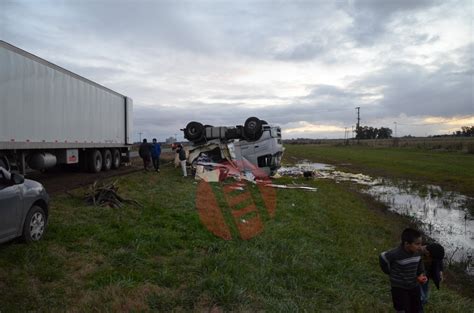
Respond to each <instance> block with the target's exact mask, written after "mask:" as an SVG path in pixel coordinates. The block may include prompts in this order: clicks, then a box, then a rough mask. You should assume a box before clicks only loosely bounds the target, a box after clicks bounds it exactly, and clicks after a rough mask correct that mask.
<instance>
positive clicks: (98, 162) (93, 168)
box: [87, 149, 102, 173]
mask: <svg viewBox="0 0 474 313" xmlns="http://www.w3.org/2000/svg"><path fill="white" fill-rule="evenodd" d="M87 167H88V169H89V172H91V173H98V172H100V170H101V169H102V154H101V153H100V151H99V150H97V149H93V150H90V151H89V153H88V156H87Z"/></svg>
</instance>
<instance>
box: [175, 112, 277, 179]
mask: <svg viewBox="0 0 474 313" xmlns="http://www.w3.org/2000/svg"><path fill="white" fill-rule="evenodd" d="M181 130H182V131H183V132H184V138H186V139H187V140H189V141H190V142H192V146H191V147H190V149H189V157H188V163H189V164H191V166H192V168H193V170H194V171H195V170H196V168H197V165H199V164H201V165H204V166H206V165H210V166H211V164H216V163H221V162H223V161H229V162H236V161H237V162H240V164H249V165H251V166H253V167H255V168H258V169H259V170H260V172H262V173H265V175H269V176H272V175H274V174H275V173H276V171H277V170H278V168H279V167H280V166H281V158H282V155H283V151H284V148H283V145H282V141H281V128H280V127H279V126H272V125H270V124H268V123H267V122H266V121H264V120H261V119H259V118H257V117H249V118H248V119H247V120H246V121H245V123H244V125H237V126H219V127H214V126H211V125H203V124H202V123H200V122H195V121H193V122H190V123H188V125H187V126H186V128H184V129H181ZM241 161H242V162H241Z"/></svg>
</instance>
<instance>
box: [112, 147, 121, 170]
mask: <svg viewBox="0 0 474 313" xmlns="http://www.w3.org/2000/svg"><path fill="white" fill-rule="evenodd" d="M121 158H122V155H121V153H120V150H119V149H112V168H114V169H116V168H119V167H120V161H121Z"/></svg>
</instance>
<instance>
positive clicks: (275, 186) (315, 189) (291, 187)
mask: <svg viewBox="0 0 474 313" xmlns="http://www.w3.org/2000/svg"><path fill="white" fill-rule="evenodd" d="M265 187H273V188H280V189H303V190H308V191H317V190H318V188H315V187H309V186H304V185H277V184H265Z"/></svg>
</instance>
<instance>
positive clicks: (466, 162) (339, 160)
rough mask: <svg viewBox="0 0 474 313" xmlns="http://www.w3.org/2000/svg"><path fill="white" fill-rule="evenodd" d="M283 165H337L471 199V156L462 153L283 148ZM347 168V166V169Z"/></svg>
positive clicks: (473, 185) (473, 189)
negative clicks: (299, 162)
mask: <svg viewBox="0 0 474 313" xmlns="http://www.w3.org/2000/svg"><path fill="white" fill-rule="evenodd" d="M285 147H286V152H285V153H286V155H285V161H286V162H287V163H294V162H295V161H296V160H295V158H296V159H300V160H301V159H308V160H311V161H314V162H323V163H329V164H336V165H338V166H339V167H340V168H344V169H347V170H350V171H352V172H354V171H361V172H364V173H367V174H371V175H376V176H385V177H395V178H403V179H404V178H407V179H411V180H414V181H419V182H422V183H423V184H426V183H432V184H437V185H440V186H443V187H445V188H447V189H450V190H453V191H459V192H461V193H464V194H466V195H470V196H474V155H472V154H466V153H461V152H446V151H430V150H421V149H407V148H372V147H366V146H330V145H286V146H285ZM347 164H350V165H347Z"/></svg>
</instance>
